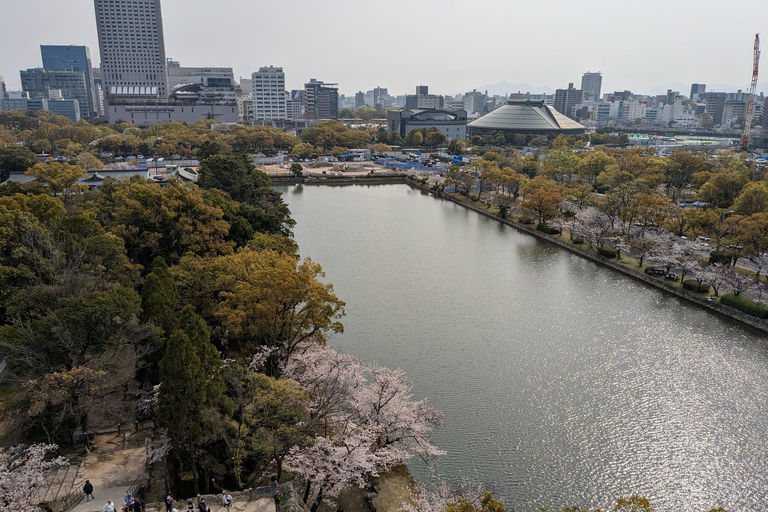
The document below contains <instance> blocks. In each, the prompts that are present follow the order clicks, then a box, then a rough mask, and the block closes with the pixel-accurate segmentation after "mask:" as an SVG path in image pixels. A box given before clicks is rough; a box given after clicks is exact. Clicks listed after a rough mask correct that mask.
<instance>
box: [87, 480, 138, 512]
mask: <svg viewBox="0 0 768 512" xmlns="http://www.w3.org/2000/svg"><path fill="white" fill-rule="evenodd" d="M83 492H84V493H85V501H86V503H87V502H89V501H91V500H95V499H96V496H94V495H93V484H92V483H91V481H90V480H86V481H85V484H84V485H83ZM101 510H102V512H144V503H143V502H142V501H141V500H140V499H139V498H138V497H137V496H132V495H130V494H126V495H125V499H124V500H123V507H122V508H120V507H119V506H118V505H117V504H116V503H115V502H114V501H112V500H107V502H106V503H105V504H104V506H103V507H101Z"/></svg>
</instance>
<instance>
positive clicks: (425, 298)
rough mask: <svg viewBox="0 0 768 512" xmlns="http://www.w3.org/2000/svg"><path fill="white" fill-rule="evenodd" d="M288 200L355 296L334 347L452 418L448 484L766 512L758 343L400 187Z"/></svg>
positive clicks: (762, 357) (310, 191) (304, 242)
mask: <svg viewBox="0 0 768 512" xmlns="http://www.w3.org/2000/svg"><path fill="white" fill-rule="evenodd" d="M290 189H291V188H290V187H289V188H283V189H281V190H283V191H288V190H290ZM285 197H286V200H287V201H288V203H289V206H290V208H291V211H292V212H293V215H294V218H295V219H296V220H297V222H298V224H297V226H296V229H295V232H296V237H297V240H298V242H299V244H300V247H301V251H302V254H303V255H310V256H311V257H312V258H313V259H314V260H315V261H318V262H319V263H321V264H322V265H323V267H324V269H325V271H326V273H327V279H328V281H330V282H333V283H334V285H335V289H336V291H337V293H338V294H339V296H340V297H341V298H342V299H343V300H345V301H346V302H347V317H346V318H345V321H344V324H345V327H346V331H345V333H344V334H343V335H341V336H336V337H335V338H334V339H333V340H332V343H333V344H334V345H335V346H337V347H339V348H341V349H342V350H345V351H348V352H350V353H353V354H355V355H358V356H361V357H365V358H368V359H372V360H376V361H378V362H379V363H381V364H384V365H387V366H392V367H400V368H403V369H404V370H405V371H406V372H408V375H409V377H410V379H411V380H412V382H413V384H414V393H415V394H416V396H417V397H423V396H428V397H429V398H430V400H431V401H432V402H433V403H434V404H435V405H436V406H437V407H438V408H440V409H441V410H442V411H443V412H444V414H445V423H446V427H445V428H444V429H442V430H440V431H438V432H437V433H436V435H435V442H436V444H438V445H439V446H440V447H441V448H444V449H446V450H447V451H448V454H447V455H446V456H445V457H443V458H442V460H441V464H440V470H441V471H443V472H444V473H446V474H449V475H459V474H462V473H463V474H474V472H475V471H476V472H477V474H478V475H479V476H480V477H481V478H483V479H487V480H491V481H494V482H496V483H497V484H498V491H499V494H500V495H501V496H502V497H503V498H504V499H505V501H506V502H507V504H508V505H510V506H513V507H515V509H516V510H517V509H520V510H536V509H537V508H538V507H550V508H551V509H560V508H562V507H564V506H566V505H569V504H574V505H576V504H578V505H579V506H581V507H590V508H596V507H602V508H603V509H605V508H609V505H610V504H612V503H613V501H614V500H615V498H616V497H619V496H625V495H630V494H640V495H643V496H646V497H648V498H649V499H651V500H652V501H653V502H654V504H655V505H656V507H657V510H674V511H678V510H685V511H687V510H702V511H703V510H709V509H710V508H715V507H717V506H723V507H725V508H728V509H731V510H768V499H767V498H766V491H768V489H767V488H766V476H767V475H768V447H767V446H766V443H765V432H766V427H767V426H768V402H767V401H766V399H765V390H766V389H767V388H768V373H767V372H766V368H767V367H768V350H766V343H765V339H764V338H763V337H761V336H760V335H758V334H756V333H755V332H753V331H750V330H747V329H744V328H742V327H740V326H738V325H736V324H734V323H733V322H730V321H726V320H723V319H721V318H719V317H716V316H714V315H712V314H710V313H708V312H706V311H704V310H702V309H699V308H697V307H694V306H691V305H689V304H686V303H684V302H682V301H680V300H679V299H676V298H674V297H671V296H667V295H664V294H662V293H660V292H658V291H656V290H652V289H649V288H646V287H644V286H642V285H641V284H639V283H637V282H635V281H633V280H631V279H628V278H626V277H624V276H622V275H620V274H618V273H616V272H613V271H610V270H608V269H606V268H603V267H600V266H598V265H595V264H594V263H592V262H589V261H586V260H583V259H581V258H579V257H577V256H575V255H573V254H570V253H567V252H565V251H563V250H561V249H558V248H557V247H554V246H552V245H551V244H547V243H544V242H541V241H539V240H537V239H535V238H533V237H530V236H528V235H525V234H521V233H519V232H517V231H516V230H514V229H511V228H508V227H505V226H503V225H501V224H499V223H497V222H495V221H492V220H490V219H487V218H485V217H482V216H480V215H478V214H476V213H475V212H471V211H469V210H466V209H465V208H462V207H460V206H458V205H456V204H454V203H451V202H448V201H445V200H433V199H428V198H426V197H424V196H423V195H422V194H421V193H414V191H413V190H412V189H410V188H409V187H407V186H404V185H402V186H401V185H386V186H369V187H307V190H306V192H305V193H301V194H287V195H286V196H285ZM411 467H412V469H413V471H414V473H415V474H416V475H417V477H418V476H423V475H424V468H423V467H422V466H421V464H420V463H418V462H414V463H412V464H411Z"/></svg>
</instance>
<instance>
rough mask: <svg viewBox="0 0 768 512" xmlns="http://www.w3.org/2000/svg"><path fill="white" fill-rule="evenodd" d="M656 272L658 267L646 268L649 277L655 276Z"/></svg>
mask: <svg viewBox="0 0 768 512" xmlns="http://www.w3.org/2000/svg"><path fill="white" fill-rule="evenodd" d="M654 272H656V267H645V273H646V274H648V275H649V276H652V275H655V274H654Z"/></svg>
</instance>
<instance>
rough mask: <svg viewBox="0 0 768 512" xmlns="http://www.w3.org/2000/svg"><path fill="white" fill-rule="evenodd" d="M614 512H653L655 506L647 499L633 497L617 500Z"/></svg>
mask: <svg viewBox="0 0 768 512" xmlns="http://www.w3.org/2000/svg"><path fill="white" fill-rule="evenodd" d="M613 512H653V506H651V502H650V501H648V500H647V499H646V498H641V497H639V496H632V497H630V498H619V499H618V500H616V505H615V506H614V507H613Z"/></svg>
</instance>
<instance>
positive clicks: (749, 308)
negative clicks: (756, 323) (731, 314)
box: [720, 293, 768, 319]
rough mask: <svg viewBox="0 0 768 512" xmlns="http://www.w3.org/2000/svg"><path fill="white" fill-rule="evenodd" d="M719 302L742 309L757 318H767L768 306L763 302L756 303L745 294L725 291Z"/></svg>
mask: <svg viewBox="0 0 768 512" xmlns="http://www.w3.org/2000/svg"><path fill="white" fill-rule="evenodd" d="M720 303H721V304H725V305H726V306H731V307H732V308H736V309H738V310H739V311H742V312H744V313H746V314H748V315H752V316H756V317H757V318H762V319H768V306H766V305H765V304H760V303H756V302H755V301H753V300H752V299H750V298H749V297H747V296H745V295H734V294H732V293H726V294H725V295H722V296H721V297H720Z"/></svg>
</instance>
